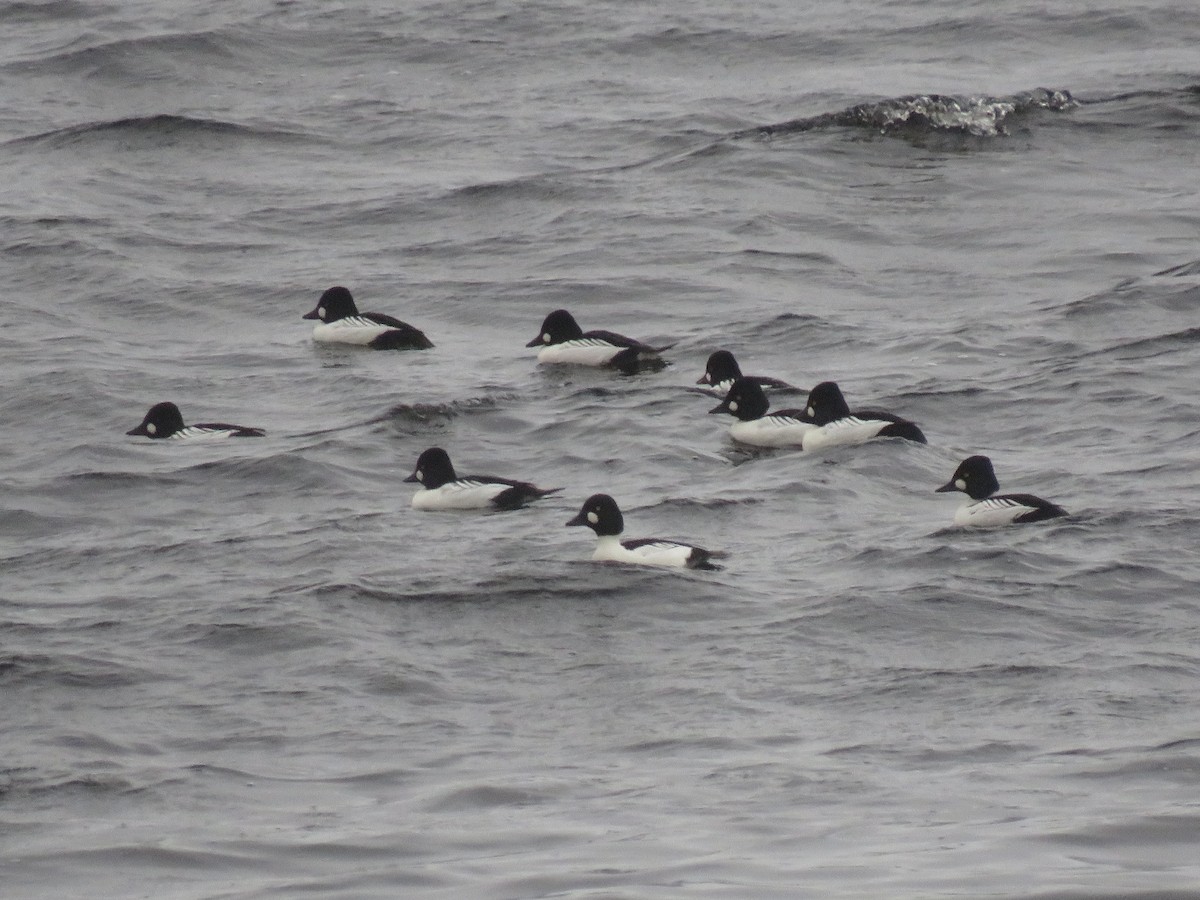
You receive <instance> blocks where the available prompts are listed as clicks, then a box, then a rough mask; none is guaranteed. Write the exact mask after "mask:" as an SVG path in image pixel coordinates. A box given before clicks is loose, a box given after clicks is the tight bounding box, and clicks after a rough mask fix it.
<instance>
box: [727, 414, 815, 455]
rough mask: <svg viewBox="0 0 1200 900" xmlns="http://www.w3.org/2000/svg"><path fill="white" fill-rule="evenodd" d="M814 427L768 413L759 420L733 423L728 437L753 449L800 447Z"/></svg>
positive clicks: (810, 424)
mask: <svg viewBox="0 0 1200 900" xmlns="http://www.w3.org/2000/svg"><path fill="white" fill-rule="evenodd" d="M816 427H817V426H816V425H813V424H812V423H811V422H801V421H800V420H799V419H793V418H791V417H790V416H773V415H771V414H769V413H768V414H767V415H765V416H763V417H762V418H761V419H751V420H750V421H749V422H734V423H733V424H732V425H730V426H729V436H730V437H731V438H733V439H734V440H735V441H739V442H740V443H743V444H750V445H752V446H755V447H802V446H804V440H805V435H807V434H808V433H809V432H811V431H812V430H813V429H814V428H816Z"/></svg>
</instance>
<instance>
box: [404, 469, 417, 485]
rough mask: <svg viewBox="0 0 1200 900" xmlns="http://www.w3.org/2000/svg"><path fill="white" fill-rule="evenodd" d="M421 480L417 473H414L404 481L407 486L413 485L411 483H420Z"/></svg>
mask: <svg viewBox="0 0 1200 900" xmlns="http://www.w3.org/2000/svg"><path fill="white" fill-rule="evenodd" d="M420 480H421V479H419V478H418V477H417V473H416V472H413V473H412V474H411V475H409V476H408V477H407V478H405V479H404V481H405V483H407V484H411V483H414V482H420Z"/></svg>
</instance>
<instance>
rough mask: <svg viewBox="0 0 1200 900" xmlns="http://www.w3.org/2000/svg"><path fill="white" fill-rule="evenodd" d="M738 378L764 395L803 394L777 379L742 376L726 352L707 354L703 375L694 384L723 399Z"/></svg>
mask: <svg viewBox="0 0 1200 900" xmlns="http://www.w3.org/2000/svg"><path fill="white" fill-rule="evenodd" d="M739 378H748V379H750V380H751V381H753V382H754V383H755V384H757V385H758V386H759V387H760V388H762V389H763V391H764V392H766V393H771V392H795V393H803V391H801V390H800V389H799V388H797V387H795V386H794V385H791V384H788V383H787V382H786V381H782V380H780V379H778V378H770V377H768V376H766V375H743V374H742V368H741V366H739V365H738V362H737V359H736V358H735V357H734V355H733V354H732V353H730V352H729V351H728V350H714V351H713V352H712V353H711V354H709V357H708V362H706V363H705V365H704V374H703V375H701V376H700V378H699V379H698V380H697V381H696V384H706V385H708V386H709V387H711V388H712V389H713V392H714V393H715V394H716V395H717V396H720V397H724V396H725V395H726V394H728V393H729V389H730V388H731V387H733V383H734V382H735V381H737V380H738V379H739Z"/></svg>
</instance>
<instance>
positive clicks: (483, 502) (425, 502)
mask: <svg viewBox="0 0 1200 900" xmlns="http://www.w3.org/2000/svg"><path fill="white" fill-rule="evenodd" d="M511 488H512V485H511V484H502V483H499V482H494V481H476V480H475V479H472V478H463V479H460V480H458V481H451V482H450V483H448V484H443V485H442V486H441V487H437V488H422V489H421V490H419V491H417V492H416V493H415V494H413V498H412V508H413V509H421V510H435V509H488V508H490V507H491V506H492V501H493V500H494V499H496V497H498V496H500V495H501V494H503V493H504V492H505V491H507V490H511Z"/></svg>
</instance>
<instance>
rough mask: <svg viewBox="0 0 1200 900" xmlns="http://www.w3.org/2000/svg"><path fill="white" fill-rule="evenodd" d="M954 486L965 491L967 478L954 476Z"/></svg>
mask: <svg viewBox="0 0 1200 900" xmlns="http://www.w3.org/2000/svg"><path fill="white" fill-rule="evenodd" d="M954 486H955V487H956V488H958V489H959V490H960V491H965V490H966V489H967V480H966V479H965V478H955V479H954Z"/></svg>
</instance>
